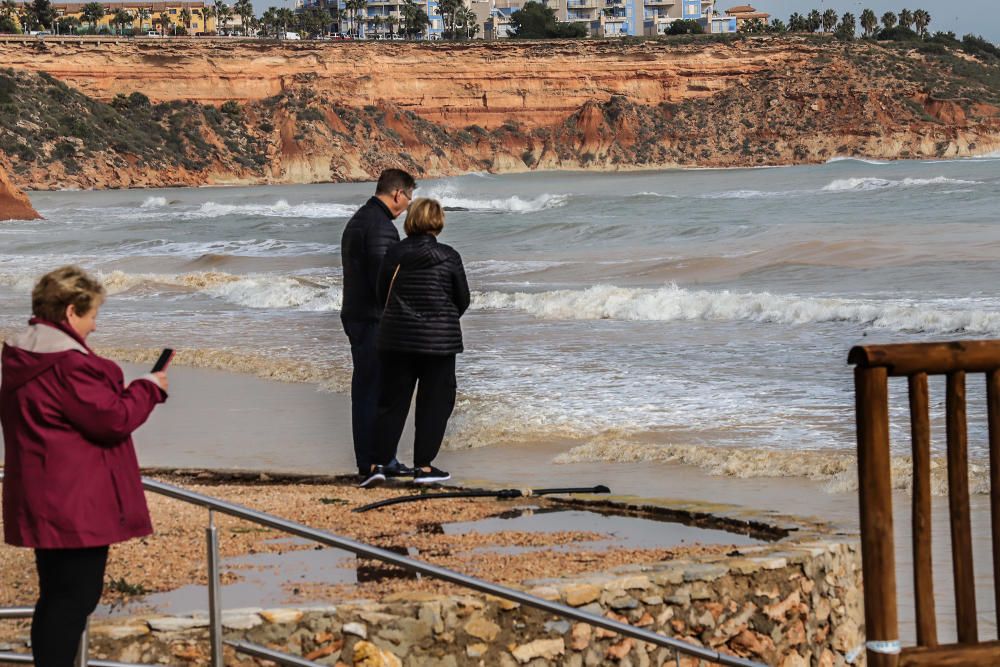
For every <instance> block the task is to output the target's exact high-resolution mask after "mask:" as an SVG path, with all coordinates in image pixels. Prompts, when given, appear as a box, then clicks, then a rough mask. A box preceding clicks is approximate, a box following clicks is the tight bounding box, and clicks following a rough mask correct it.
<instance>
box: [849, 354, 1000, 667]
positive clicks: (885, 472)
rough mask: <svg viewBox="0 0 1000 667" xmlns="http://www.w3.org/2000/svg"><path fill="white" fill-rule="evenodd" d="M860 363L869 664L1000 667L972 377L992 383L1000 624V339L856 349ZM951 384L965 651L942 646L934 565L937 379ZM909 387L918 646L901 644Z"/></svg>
mask: <svg viewBox="0 0 1000 667" xmlns="http://www.w3.org/2000/svg"><path fill="white" fill-rule="evenodd" d="M848 363H851V364H854V365H855V369H854V381H855V399H856V409H857V435H858V477H859V485H858V489H859V495H860V509H861V551H862V565H863V570H864V581H865V589H864V597H865V625H866V639H867V644H866V647H867V664H868V665H869V666H870V667H904V666H913V667H924V666H925V665H926V666H928V667H929V666H930V665H935V666H938V667H944V666H945V665H947V666H948V667H959V666H961V665H970V666H971V665H986V664H990V665H1000V642H983V643H980V642H979V633H978V617H977V614H976V589H975V575H974V569H973V558H972V525H971V516H970V509H969V504H970V503H969V449H968V425H967V415H966V386H965V385H966V374H967V373H985V374H986V395H987V410H988V417H989V444H990V495H991V498H990V500H991V518H992V532H993V571H994V595H995V599H996V602H997V605H998V612H997V613H998V619H1000V340H974V341H952V342H943V343H903V344H897V345H866V346H860V347H855V348H853V349H852V350H851V352H850V354H849V355H848ZM929 375H945V376H946V396H945V414H946V431H947V462H948V509H949V518H950V524H951V554H952V574H953V576H954V580H955V612H956V627H957V630H958V643H957V644H950V645H945V646H942V645H940V644H939V643H938V637H937V619H936V616H935V609H934V582H933V579H934V577H933V568H932V559H931V490H930V486H931V484H930V469H931V460H930V454H931V429H930V414H929V406H930V398H929V392H928V376H929ZM899 376H905V377H907V379H908V385H909V399H910V400H909V403H910V406H909V407H910V436H911V447H912V455H913V510H912V522H913V545H912V546H913V570H914V571H913V576H914V594H915V604H916V622H917V623H916V625H917V646H915V647H914V646H911V647H903V646H901V645H900V642H899V626H898V620H897V600H896V568H895V560H894V546H893V545H894V541H895V540H894V535H893V519H892V516H893V515H892V475H891V451H890V448H889V392H888V386H889V378H890V377H899Z"/></svg>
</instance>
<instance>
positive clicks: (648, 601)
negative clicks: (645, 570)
mask: <svg viewBox="0 0 1000 667" xmlns="http://www.w3.org/2000/svg"><path fill="white" fill-rule="evenodd" d="M642 603H643V604H644V605H646V606H647V607H655V606H657V605H661V604H663V598H662V597H661V596H659V595H647V596H645V597H643V598H642Z"/></svg>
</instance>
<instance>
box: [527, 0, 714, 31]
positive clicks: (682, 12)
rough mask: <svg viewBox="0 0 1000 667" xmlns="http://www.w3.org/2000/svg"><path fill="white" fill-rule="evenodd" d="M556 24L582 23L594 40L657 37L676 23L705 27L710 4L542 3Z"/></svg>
mask: <svg viewBox="0 0 1000 667" xmlns="http://www.w3.org/2000/svg"><path fill="white" fill-rule="evenodd" d="M544 2H545V4H546V5H547V6H549V7H551V8H552V9H554V10H555V12H556V17H557V18H558V19H559V20H560V21H571V22H582V23H586V24H587V26H588V28H589V29H590V34H591V35H594V36H598V37H613V36H618V35H658V34H661V33H663V31H664V30H665V29H666V27H667V26H668V25H669V24H670V23H671V22H673V21H676V20H678V19H687V20H693V21H698V22H700V23H702V24H704V25H705V27H706V28H708V27H709V23H710V17H711V16H712V15H713V13H714V5H715V2H714V0H544Z"/></svg>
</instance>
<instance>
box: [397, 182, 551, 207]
mask: <svg viewBox="0 0 1000 667" xmlns="http://www.w3.org/2000/svg"><path fill="white" fill-rule="evenodd" d="M417 194H419V196H421V197H431V198H433V199H437V200H438V201H439V202H441V205H442V206H444V207H445V208H450V209H460V210H465V211H473V212H476V213H537V212H539V211H544V210H546V209H550V208H557V207H559V206H564V205H565V204H566V203H567V201H568V200H569V197H568V196H567V195H554V194H543V195H539V196H537V197H535V198H534V199H522V198H520V197H518V196H517V195H514V196H511V197H505V198H502V199H473V198H470V197H466V196H463V195H459V194H458V193H456V192H455V191H454V189H453V188H452V187H449V186H444V187H437V188H431V189H430V190H428V191H427V192H423V191H420V192H418V193H417Z"/></svg>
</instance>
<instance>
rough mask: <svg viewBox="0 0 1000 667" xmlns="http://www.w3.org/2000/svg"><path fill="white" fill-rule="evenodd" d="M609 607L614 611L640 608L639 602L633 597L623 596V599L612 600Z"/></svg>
mask: <svg viewBox="0 0 1000 667" xmlns="http://www.w3.org/2000/svg"><path fill="white" fill-rule="evenodd" d="M608 605H609V606H610V607H611V608H612V609H618V610H621V609H635V608H636V607H638V606H639V601H638V600H636V599H635V598H634V597H632V596H631V595H622V596H621V597H617V598H615V599H613V600H611V602H609V603H608Z"/></svg>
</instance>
